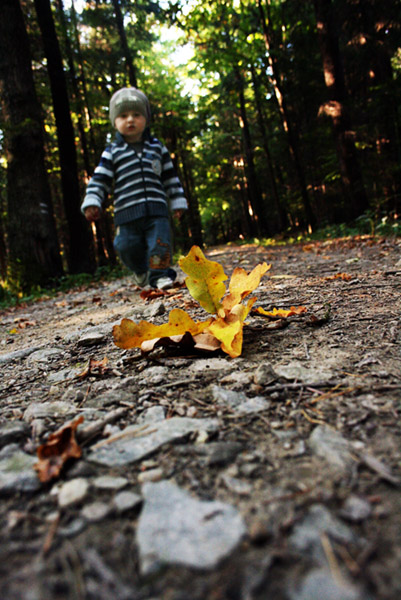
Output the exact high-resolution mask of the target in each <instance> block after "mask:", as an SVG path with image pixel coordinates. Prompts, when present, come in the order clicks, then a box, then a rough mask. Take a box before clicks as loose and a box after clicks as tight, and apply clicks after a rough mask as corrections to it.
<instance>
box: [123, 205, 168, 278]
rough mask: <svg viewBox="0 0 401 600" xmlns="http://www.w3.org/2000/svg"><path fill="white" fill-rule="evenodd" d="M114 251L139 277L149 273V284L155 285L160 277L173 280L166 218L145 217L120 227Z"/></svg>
mask: <svg viewBox="0 0 401 600" xmlns="http://www.w3.org/2000/svg"><path fill="white" fill-rule="evenodd" d="M114 248H115V250H116V252H117V253H118V255H119V257H120V259H121V260H122V262H123V263H124V264H125V266H127V267H128V268H129V269H131V271H134V272H135V273H137V274H138V275H141V274H142V273H146V272H147V271H149V283H150V285H153V286H155V285H156V282H157V280H158V279H159V278H160V277H171V278H172V279H173V278H174V275H175V272H174V271H173V270H172V269H170V264H171V239H170V223H169V220H168V218H167V217H142V218H141V219H136V220H135V221H130V222H129V223H124V225H119V226H118V227H117V235H116V237H115V239H114ZM173 273H174V275H173Z"/></svg>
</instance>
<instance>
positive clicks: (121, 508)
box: [113, 492, 142, 513]
mask: <svg viewBox="0 0 401 600" xmlns="http://www.w3.org/2000/svg"><path fill="white" fill-rule="evenodd" d="M141 503H142V498H141V496H139V494H135V493H134V492H120V493H119V494H116V495H115V497H114V500H113V506H114V508H115V509H116V511H117V512H119V513H122V512H125V511H127V510H131V509H132V508H135V507H137V506H139V504H141Z"/></svg>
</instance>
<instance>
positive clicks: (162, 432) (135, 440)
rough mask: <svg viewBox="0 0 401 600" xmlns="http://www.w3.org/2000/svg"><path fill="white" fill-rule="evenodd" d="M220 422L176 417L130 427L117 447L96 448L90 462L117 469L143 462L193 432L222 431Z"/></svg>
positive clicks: (91, 454)
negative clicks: (120, 466)
mask: <svg viewBox="0 0 401 600" xmlns="http://www.w3.org/2000/svg"><path fill="white" fill-rule="evenodd" d="M218 427H219V424H218V421H217V420H216V419H189V418H188V417H172V418H171V419H165V420H164V421H158V422H156V423H151V424H149V425H132V426H129V427H126V428H125V429H124V430H123V431H122V432H121V434H122V436H121V437H120V438H117V439H116V440H115V441H114V442H113V443H108V444H107V445H102V446H99V447H98V448H96V447H95V448H94V449H93V450H92V451H91V452H90V453H89V455H88V460H89V461H92V462H95V463H97V464H102V465H106V466H108V467H115V466H118V465H126V464H130V463H133V462H137V461H139V460H142V459H143V458H145V457H147V456H149V455H150V454H153V453H154V452H155V451H156V450H157V449H159V448H161V447H162V446H164V445H165V444H169V443H171V442H174V441H178V440H180V439H182V438H185V437H186V436H187V435H189V434H190V433H192V432H195V433H196V432H198V431H208V432H209V431H210V432H215V431H217V430H218Z"/></svg>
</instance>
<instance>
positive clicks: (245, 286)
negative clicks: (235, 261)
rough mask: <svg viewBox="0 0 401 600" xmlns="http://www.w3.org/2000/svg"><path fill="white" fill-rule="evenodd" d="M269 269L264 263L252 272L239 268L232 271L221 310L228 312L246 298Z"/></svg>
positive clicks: (269, 266)
mask: <svg viewBox="0 0 401 600" xmlns="http://www.w3.org/2000/svg"><path fill="white" fill-rule="evenodd" d="M270 268H271V265H267V264H266V263H263V264H260V265H257V266H256V267H255V268H254V269H253V271H251V272H250V273H249V275H248V273H247V272H246V271H245V270H244V269H242V268H241V267H237V268H236V269H234V271H233V274H232V276H231V280H230V284H229V288H228V289H229V292H230V293H229V294H228V296H226V297H225V298H223V303H222V306H223V309H224V310H228V311H230V310H231V309H232V308H233V307H234V306H235V305H236V304H239V303H240V302H241V300H243V299H244V298H246V296H248V295H249V294H250V293H251V292H253V291H254V290H255V289H256V288H257V287H258V285H259V283H260V280H261V278H262V277H263V275H264V274H265V273H266V272H267V271H268V270H269V269H270Z"/></svg>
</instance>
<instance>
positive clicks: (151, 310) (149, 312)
mask: <svg viewBox="0 0 401 600" xmlns="http://www.w3.org/2000/svg"><path fill="white" fill-rule="evenodd" d="M165 312H166V307H165V306H164V304H163V302H154V303H152V304H150V306H147V307H146V308H145V310H144V311H143V316H144V318H145V319H152V318H154V317H159V316H161V315H164V313H165Z"/></svg>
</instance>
